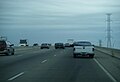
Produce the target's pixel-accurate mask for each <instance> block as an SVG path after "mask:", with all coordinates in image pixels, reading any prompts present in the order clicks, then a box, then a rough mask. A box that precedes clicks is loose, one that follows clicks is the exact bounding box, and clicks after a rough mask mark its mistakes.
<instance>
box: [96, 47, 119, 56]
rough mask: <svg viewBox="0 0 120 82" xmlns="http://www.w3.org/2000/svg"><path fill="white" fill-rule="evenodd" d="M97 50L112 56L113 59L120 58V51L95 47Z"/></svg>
mask: <svg viewBox="0 0 120 82" xmlns="http://www.w3.org/2000/svg"><path fill="white" fill-rule="evenodd" d="M95 49H96V50H98V51H101V52H103V53H106V54H108V55H111V56H113V57H117V58H120V49H114V48H107V47H99V46H95Z"/></svg>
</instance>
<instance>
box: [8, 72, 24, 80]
mask: <svg viewBox="0 0 120 82" xmlns="http://www.w3.org/2000/svg"><path fill="white" fill-rule="evenodd" d="M23 74H24V72H21V73H19V74H17V75H15V76H13V77H11V78H10V79H8V80H9V81H11V80H14V79H16V78H17V77H19V76H21V75H23Z"/></svg>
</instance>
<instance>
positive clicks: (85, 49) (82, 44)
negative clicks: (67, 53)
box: [73, 41, 94, 58]
mask: <svg viewBox="0 0 120 82" xmlns="http://www.w3.org/2000/svg"><path fill="white" fill-rule="evenodd" d="M78 55H79V56H82V57H90V58H93V57H94V45H92V44H91V43H90V42H88V41H79V42H75V43H74V48H73V57H74V58H76V57H77V56H78Z"/></svg>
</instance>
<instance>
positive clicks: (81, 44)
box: [74, 42, 91, 46]
mask: <svg viewBox="0 0 120 82" xmlns="http://www.w3.org/2000/svg"><path fill="white" fill-rule="evenodd" d="M74 46H91V43H90V42H75V43H74Z"/></svg>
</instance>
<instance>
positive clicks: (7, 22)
mask: <svg viewBox="0 0 120 82" xmlns="http://www.w3.org/2000/svg"><path fill="white" fill-rule="evenodd" d="M106 13H112V15H111V20H112V22H111V30H112V31H111V33H112V45H113V44H115V47H120V37H119V35H120V0H0V35H1V36H7V37H8V40H10V41H11V42H13V43H15V44H18V43H19V40H20V39H23V38H25V39H28V41H29V43H30V44H33V43H35V42H38V43H42V42H51V43H54V42H66V40H67V39H69V38H73V39H74V40H77V41H78V40H88V41H91V42H92V43H95V44H98V42H99V40H102V44H103V45H104V46H105V45H106V30H107V28H106Z"/></svg>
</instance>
